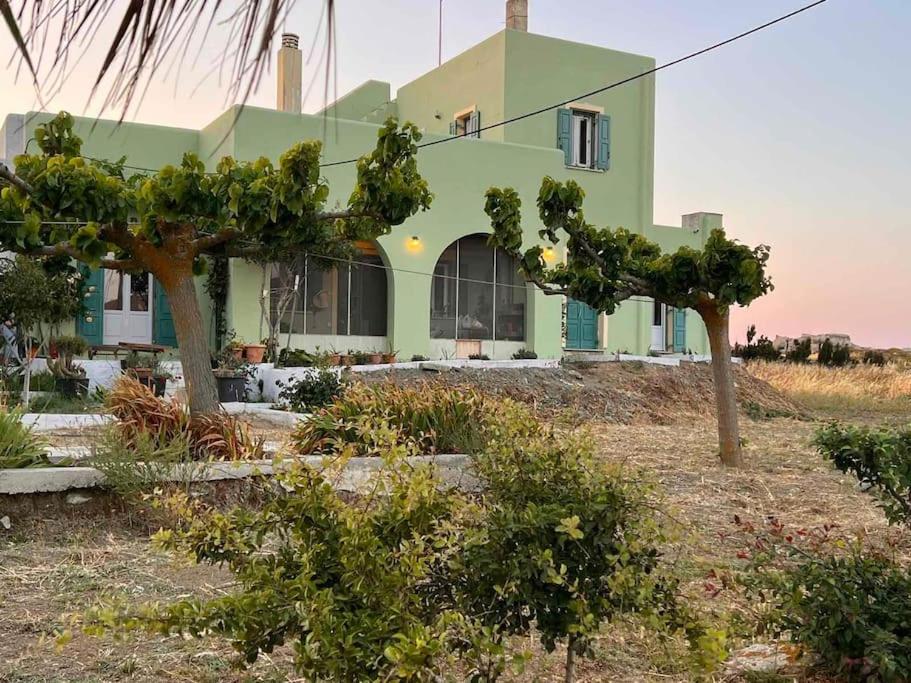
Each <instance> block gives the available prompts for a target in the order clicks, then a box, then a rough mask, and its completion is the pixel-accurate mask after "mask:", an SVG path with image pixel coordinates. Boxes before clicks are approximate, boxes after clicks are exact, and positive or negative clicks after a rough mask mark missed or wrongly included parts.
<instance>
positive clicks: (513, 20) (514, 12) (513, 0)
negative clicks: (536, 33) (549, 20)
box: [506, 0, 528, 31]
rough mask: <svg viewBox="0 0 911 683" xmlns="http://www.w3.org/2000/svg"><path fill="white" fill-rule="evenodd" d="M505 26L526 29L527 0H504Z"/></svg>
mask: <svg viewBox="0 0 911 683" xmlns="http://www.w3.org/2000/svg"><path fill="white" fill-rule="evenodd" d="M506 28H511V29H515V30H516V31H528V0H506Z"/></svg>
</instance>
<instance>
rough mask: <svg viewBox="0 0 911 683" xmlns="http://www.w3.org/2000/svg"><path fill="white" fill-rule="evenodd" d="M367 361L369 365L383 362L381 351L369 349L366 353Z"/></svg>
mask: <svg viewBox="0 0 911 683" xmlns="http://www.w3.org/2000/svg"><path fill="white" fill-rule="evenodd" d="M367 362H368V363H370V365H379V364H380V363H382V362H383V352H382V351H371V352H370V353H368V354H367Z"/></svg>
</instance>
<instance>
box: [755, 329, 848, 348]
mask: <svg viewBox="0 0 911 683" xmlns="http://www.w3.org/2000/svg"><path fill="white" fill-rule="evenodd" d="M805 339H809V340H810V353H819V346H820V345H821V344H822V343H823V342H824V341H825V340H826V339H828V340H829V341H830V342H832V343H833V344H835V345H840V346H851V337H850V335H847V334H842V333H840V332H829V333H826V334H802V335H800V336H799V337H797V338H794V337H782V336H780V335H776V336H775V341H774V342H772V343H773V344H774V346H775V348H776V349H778V350H779V351H784V352H788V351H790V350H791V349H793V348H794V347H795V346H796V345H797V344H798V343H800V342H802V341H804V340H805Z"/></svg>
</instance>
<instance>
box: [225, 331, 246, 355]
mask: <svg viewBox="0 0 911 683" xmlns="http://www.w3.org/2000/svg"><path fill="white" fill-rule="evenodd" d="M225 348H226V349H228V350H229V351H230V353H231V355H232V356H234V357H235V358H236V359H237V360H243V359H244V340H243V339H240V338H239V337H235V336H234V334H233V333H232V334H231V337H230V338H229V339H228V343H227V344H225Z"/></svg>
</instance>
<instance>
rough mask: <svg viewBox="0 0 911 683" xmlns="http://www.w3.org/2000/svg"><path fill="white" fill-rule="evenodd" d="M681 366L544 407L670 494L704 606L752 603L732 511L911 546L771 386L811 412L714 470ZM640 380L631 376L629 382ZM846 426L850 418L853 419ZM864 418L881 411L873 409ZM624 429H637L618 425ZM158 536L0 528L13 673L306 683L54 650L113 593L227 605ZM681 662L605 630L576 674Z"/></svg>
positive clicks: (204, 662)
mask: <svg viewBox="0 0 911 683" xmlns="http://www.w3.org/2000/svg"><path fill="white" fill-rule="evenodd" d="M681 370H683V372H682V373H681V375H682V376H674V375H673V374H664V375H663V377H664V381H662V380H661V377H662V375H661V374H660V373H657V372H652V368H647V369H646V370H645V371H643V370H641V369H630V368H619V369H614V368H613V367H609V368H608V367H603V366H602V367H597V368H581V369H578V370H561V371H559V375H558V376H557V378H556V379H554V378H553V377H549V378H548V380H547V381H548V382H551V383H557V382H559V383H562V382H568V383H570V384H572V383H575V385H574V388H570V387H567V388H566V389H565V392H566V393H565V399H562V400H557V399H553V398H552V397H551V398H549V399H547V401H546V402H545V405H544V407H545V408H547V409H549V410H551V411H558V409H559V408H560V407H561V406H564V405H568V406H571V407H573V406H574V407H573V410H574V411H577V412H576V414H577V415H581V414H582V413H583V412H584V410H585V406H586V405H587V406H588V411H589V415H590V416H591V419H589V420H587V421H586V423H585V424H581V425H579V426H577V427H574V428H578V429H588V430H590V431H591V433H592V435H593V438H594V439H595V440H596V443H597V445H598V449H599V452H600V453H601V456H602V457H603V458H605V459H606V460H609V461H611V462H617V463H623V464H624V465H625V466H626V467H629V468H630V470H631V471H633V470H636V471H639V470H641V471H644V472H645V473H646V475H647V476H649V477H651V478H653V479H654V480H655V481H656V482H657V483H658V485H659V487H658V489H659V491H660V493H659V495H660V496H661V500H659V501H656V507H658V508H659V509H660V510H661V514H662V515H664V516H666V518H667V521H668V522H669V523H672V524H676V525H678V527H679V528H680V529H681V530H682V536H681V537H680V538H679V540H678V541H676V542H675V543H674V545H673V546H672V547H670V548H668V552H667V559H668V561H670V562H674V563H676V564H677V567H678V569H679V570H680V571H681V572H682V573H683V574H684V575H685V576H686V577H687V578H688V580H689V586H688V588H689V589H690V590H691V594H692V595H693V599H694V600H697V601H699V602H700V603H702V605H703V606H704V607H705V608H707V609H710V610H715V611H725V610H734V611H739V610H744V609H746V608H747V605H745V604H742V602H741V598H740V597H739V596H737V595H728V594H727V593H726V592H724V591H723V592H722V593H721V594H720V595H719V596H716V597H708V596H707V595H705V592H704V591H702V590H701V586H702V584H703V582H704V580H705V576H706V574H707V573H708V572H709V571H710V570H712V569H716V570H719V571H724V570H725V569H726V568H729V567H731V566H733V565H735V564H737V562H738V560H737V553H738V551H740V550H741V549H742V546H741V544H740V542H739V541H738V540H737V539H736V538H735V537H733V536H732V535H731V534H732V532H733V531H734V524H733V517H734V515H735V514H737V515H739V516H740V517H741V518H744V519H752V520H757V521H761V520H762V519H763V518H764V517H765V516H768V515H774V516H777V517H778V518H780V519H782V521H784V522H785V523H786V524H793V525H795V526H807V527H809V526H814V525H820V524H823V523H833V522H834V523H837V524H839V525H840V526H841V527H842V530H843V531H844V532H846V533H851V532H857V533H864V534H867V535H869V536H870V537H872V538H874V539H884V538H886V537H887V536H888V537H893V538H895V539H897V543H898V544H899V546H900V547H902V548H904V549H905V550H906V551H908V552H911V538H908V537H907V536H902V535H901V534H900V533H899V532H898V531H896V530H895V529H890V528H888V527H887V526H886V524H885V522H884V520H883V516H882V514H881V513H880V512H879V511H878V510H877V509H876V507H875V505H874V501H873V499H872V498H871V497H870V496H869V495H867V494H864V493H862V492H860V491H859V490H858V489H857V488H856V486H855V485H854V484H853V483H852V481H850V480H849V479H848V478H847V477H843V476H841V475H839V474H838V473H837V472H835V471H833V470H832V469H831V468H830V467H829V466H828V465H827V464H826V463H825V462H823V461H822V460H821V458H820V457H819V456H818V455H817V454H816V453H815V452H814V451H813V450H812V448H811V447H810V446H809V440H810V438H811V436H812V433H813V431H814V429H815V428H816V427H817V426H818V425H819V423H820V421H821V420H825V419H828V418H830V417H832V415H831V414H820V413H816V414H815V415H814V416H813V419H808V418H807V416H806V411H804V410H803V409H802V407H801V406H798V405H796V404H794V403H793V402H791V401H789V400H788V399H786V398H784V397H783V396H780V395H778V394H776V393H775V392H774V391H773V390H771V389H770V388H768V387H767V385H762V384H761V383H754V382H751V381H750V379H749V378H748V377H747V378H743V377H741V378H740V380H739V384H740V386H741V388H743V387H744V386H745V385H746V387H747V391H748V392H749V393H748V394H747V396H745V397H742V398H745V400H746V401H764V403H762V404H761V405H763V406H764V407H766V408H769V409H771V408H775V409H777V410H781V411H782V412H787V413H789V414H794V415H798V416H800V419H796V418H784V417H775V418H771V419H750V418H748V417H745V418H744V419H743V422H742V427H743V435H744V438H745V440H746V454H745V455H746V459H747V461H748V463H749V466H748V467H747V468H746V469H745V470H742V471H736V472H732V471H728V470H723V469H721V468H720V467H718V465H717V462H716V457H715V448H716V441H715V438H716V437H715V431H714V425H713V423H712V421H711V420H710V419H709V418H708V416H707V414H706V413H707V412H708V411H706V410H705V409H704V408H702V407H697V409H695V410H691V411H689V416H688V417H687V409H686V406H687V405H689V402H687V403H684V406H683V407H680V406H679V394H678V393H677V392H678V391H683V390H684V389H681V388H679V387H686V386H689V387H690V388H692V387H693V386H695V385H698V384H699V383H700V382H703V381H704V379H702V378H701V377H700V376H698V375H697V374H695V373H694V374H693V375H692V376H690V375H688V374H687V373H690V372H691V370H692V369H691V368H682V369H681ZM661 371H662V372H663V373H671V371H670V370H667V369H663V368H662V369H661ZM541 372H543V371H541ZM698 372H700V369H697V370H696V373H698ZM569 373H576V374H578V375H580V376H581V379H580V378H579V377H576V376H575V375H573V374H569ZM601 373H616V374H614V375H612V376H606V375H605V374H601ZM425 374H426V373H425ZM627 374H629V375H631V376H632V377H633V380H634V381H633V380H630V381H628V382H627V381H626V375H627ZM536 375H537V372H536V373H532V374H530V375H529V377H528V385H529V387H530V388H529V389H528V391H529V392H534V393H535V394H538V392H539V391H540V390H541V389H540V387H541V378H540V377H536ZM637 377H642V378H644V379H638V380H637V379H636V378H637ZM668 377H670V378H671V381H670V382H668V381H667V380H668ZM397 379H398V380H401V377H398V378H397ZM415 379H416V378H415ZM422 379H423V378H422ZM619 379H623V380H624V382H625V383H621V382H619ZM433 381H446V382H459V383H461V382H470V373H465V372H462V373H452V374H451V375H436V376H434V378H433ZM491 381H495V382H500V383H502V387H503V388H502V391H503V393H508V394H510V395H517V397H520V396H521V392H523V391H525V390H526V389H525V386H524V383H522V384H518V382H517V381H509V380H506V379H504V378H502V377H497V378H494V379H492V380H491V379H488V382H491ZM517 384H518V386H517ZM668 384H669V386H668ZM580 385H581V386H580ZM535 387H537V390H536V389H535ZM488 388H490V387H488ZM549 390H550V389H549V387H548V391H549ZM561 391H562V390H561ZM609 392H614V393H613V394H611V393H609ZM610 396H620V397H622V398H623V399H624V400H625V401H626V402H625V403H622V405H621V406H619V407H618V406H616V405H613V404H611V405H607V404H608V403H609V402H610V400H611V399H610ZM642 396H652V397H654V398H653V399H649V400H651V401H652V405H655V406H656V405H659V404H660V403H661V402H662V401H668V402H669V404H672V405H674V406H676V408H675V413H674V419H669V417H668V416H667V415H664V418H665V419H664V420H655V421H650V420H649V410H655V408H642V407H641V406H642V405H643V403H642V399H641V397H642ZM668 397H670V398H668ZM646 402H648V401H646ZM622 416H625V419H624V420H621V419H620V417H622ZM838 417H841V418H849V419H850V418H851V417H852V416H851V415H850V414H849V413H842V414H839V415H838ZM863 419H864V421H867V420H869V419H871V418H870V416H869V415H865V416H864V417H863ZM624 421H625V422H627V424H622V423H621V422H624ZM654 422H663V423H661V424H655V423H654ZM670 422H672V423H673V424H668V423H670ZM2 514H5V513H3V512H2V510H0V515H2ZM151 530H154V522H150V521H149V520H148V519H146V518H145V517H144V516H142V515H141V514H139V513H137V512H135V511H134V510H130V508H128V507H125V506H124V505H122V504H121V503H119V502H118V501H116V500H113V499H107V498H104V497H101V496H99V497H97V498H96V499H95V500H93V501H91V502H89V503H87V504H85V505H83V506H75V507H74V506H71V505H66V504H65V503H59V502H58V504H56V505H54V504H50V505H48V506H47V507H45V508H40V507H39V508H36V510H35V511H33V514H31V515H29V516H27V517H23V518H19V517H13V518H12V519H11V528H10V529H9V530H8V531H2V530H0V680H2V681H22V682H24V681H29V682H38V681H41V682H50V681H81V682H87V681H164V680H168V681H213V682H214V681H246V680H250V681H288V680H297V679H295V678H294V677H293V675H292V674H291V668H290V658H289V654H288V652H287V651H279V652H276V653H274V654H273V655H271V656H269V657H263V658H262V659H261V660H260V661H259V662H258V663H257V664H256V665H255V666H254V667H252V668H251V669H249V670H247V671H244V672H240V671H237V670H235V669H234V668H233V667H232V661H233V652H232V650H231V649H230V647H228V646H227V645H226V644H225V643H223V642H219V641H193V640H184V639H182V638H176V637H172V638H159V637H150V636H142V637H139V638H137V639H134V640H130V641H126V642H116V641H114V640H112V639H110V638H101V639H96V638H89V637H86V636H81V635H77V636H76V637H75V639H74V640H73V642H72V643H70V644H69V645H68V646H66V648H65V649H63V650H62V651H59V652H58V651H57V650H56V649H55V647H54V645H53V642H52V640H53V634H54V633H55V632H56V631H57V630H59V629H62V628H65V627H66V625H67V623H68V616H67V615H69V614H73V613H78V612H80V611H81V610H84V609H85V608H87V607H89V606H91V605H94V604H96V603H97V601H98V600H99V599H101V598H103V597H105V596H126V597H129V598H131V599H134V600H162V601H166V600H171V599H175V598H177V597H178V596H183V595H187V594H189V593H196V594H199V595H203V596H214V595H218V594H221V593H223V592H224V591H229V590H231V583H230V577H229V576H228V575H227V574H226V573H224V572H222V571H219V570H213V569H212V568H209V567H194V566H192V565H190V564H188V563H187V562H184V561H181V560H177V559H175V558H172V557H167V556H164V555H161V554H159V553H157V552H155V551H154V550H152V549H151V548H150V546H149V543H148V540H147V539H148V533H149V532H150V531H151ZM522 644H524V645H528V646H531V647H533V648H534V649H535V650H536V651H537V652H538V656H537V657H536V658H535V661H534V664H533V666H532V667H531V668H530V669H529V670H527V671H526V672H525V673H524V674H522V675H520V676H516V677H514V678H513V679H511V680H516V681H533V680H540V681H557V680H560V679H559V676H560V667H561V664H562V657H563V653H562V652H561V651H560V650H558V651H557V652H555V653H552V654H546V653H543V652H540V648H538V647H537V646H535V645H534V644H533V643H531V642H530V641H524V642H523V643H522ZM681 662H682V660H681V658H680V657H679V651H678V650H676V649H675V647H674V644H664V643H661V642H656V641H655V639H654V638H651V637H649V636H646V635H645V634H643V633H642V632H640V631H639V630H638V628H636V627H634V626H629V627H627V626H623V625H621V626H619V627H616V628H610V629H605V631H604V635H603V637H602V638H601V639H599V640H598V642H597V643H596V645H595V648H594V656H593V657H592V658H590V659H584V660H582V661H581V662H580V664H579V680H580V681H629V682H632V681H689V680H694V679H693V678H692V677H691V675H690V674H688V673H687V671H686V669H685V667H684V665H683V664H682V663H681ZM716 680H725V681H734V680H737V681H757V680H763V681H769V682H771V681H785V680H801V681H810V680H812V681H824V680H826V679H825V678H823V677H819V676H814V674H813V673H812V672H811V671H808V670H806V669H805V668H803V666H802V665H800V664H795V665H794V667H793V668H792V669H791V670H790V671H789V672H788V676H787V677H782V678H762V679H759V678H753V679H748V678H738V677H736V676H730V675H724V674H719V676H718V677H717V678H716Z"/></svg>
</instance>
